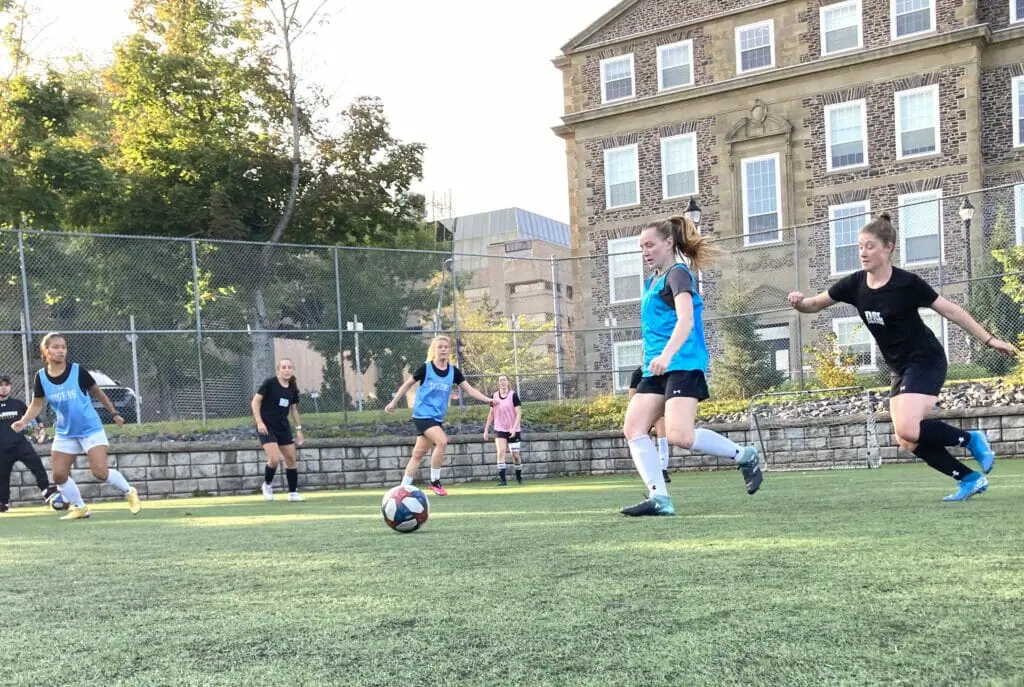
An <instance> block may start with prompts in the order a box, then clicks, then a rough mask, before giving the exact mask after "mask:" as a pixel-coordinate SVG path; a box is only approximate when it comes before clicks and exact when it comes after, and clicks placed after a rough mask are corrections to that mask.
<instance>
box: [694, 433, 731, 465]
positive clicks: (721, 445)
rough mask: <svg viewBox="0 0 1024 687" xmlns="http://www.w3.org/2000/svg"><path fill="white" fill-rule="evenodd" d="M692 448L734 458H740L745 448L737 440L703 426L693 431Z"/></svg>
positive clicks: (711, 454) (712, 454)
mask: <svg viewBox="0 0 1024 687" xmlns="http://www.w3.org/2000/svg"><path fill="white" fill-rule="evenodd" d="M692 449H693V450H694V451H697V452H699V453H706V454H708V455H709V456H720V457H722V458H732V459H733V460H736V459H737V458H739V456H740V453H742V452H743V448H742V447H740V445H739V444H737V443H736V442H735V441H733V440H731V439H727V438H725V437H723V436H722V435H721V434H718V433H717V432H712V431H711V430H710V429H704V428H703V427H701V428H700V429H698V430H697V431H695V432H694V433H693V447H692Z"/></svg>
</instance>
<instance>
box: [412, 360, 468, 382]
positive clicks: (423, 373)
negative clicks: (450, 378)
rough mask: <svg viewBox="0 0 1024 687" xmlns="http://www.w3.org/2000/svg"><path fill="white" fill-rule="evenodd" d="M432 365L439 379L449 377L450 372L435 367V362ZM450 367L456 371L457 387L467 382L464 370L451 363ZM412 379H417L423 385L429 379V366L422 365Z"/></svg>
mask: <svg viewBox="0 0 1024 687" xmlns="http://www.w3.org/2000/svg"><path fill="white" fill-rule="evenodd" d="M430 365H431V366H432V367H433V368H434V374H436V375H437V376H438V377H445V376H447V375H448V370H442V369H440V368H438V366H437V365H434V363H433V362H431V363H430ZM448 367H451V368H453V369H454V370H455V381H454V382H453V384H454V385H455V386H458V385H459V384H462V383H463V382H464V381H466V378H465V377H464V376H462V370H460V369H459V368H457V367H455V366H454V365H452V364H451V363H448ZM412 378H413V379H415V380H416V381H417V382H419V383H420V384H422V383H423V380H425V379H426V378H427V364H426V363H423V364H422V365H420V367H419V369H418V370H416V373H415V374H413V376H412Z"/></svg>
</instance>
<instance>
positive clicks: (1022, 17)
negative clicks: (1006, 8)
mask: <svg viewBox="0 0 1024 687" xmlns="http://www.w3.org/2000/svg"><path fill="white" fill-rule="evenodd" d="M1019 21H1024V0H1010V23H1011V24H1016V23H1017V22H1019Z"/></svg>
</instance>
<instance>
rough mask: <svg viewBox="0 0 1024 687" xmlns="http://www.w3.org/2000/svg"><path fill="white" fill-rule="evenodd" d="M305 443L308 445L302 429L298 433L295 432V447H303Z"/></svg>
mask: <svg viewBox="0 0 1024 687" xmlns="http://www.w3.org/2000/svg"><path fill="white" fill-rule="evenodd" d="M304 443H306V435H305V434H303V433H302V430H301V429H300V430H298V431H297V432H295V445H296V446H302V445H303V444H304Z"/></svg>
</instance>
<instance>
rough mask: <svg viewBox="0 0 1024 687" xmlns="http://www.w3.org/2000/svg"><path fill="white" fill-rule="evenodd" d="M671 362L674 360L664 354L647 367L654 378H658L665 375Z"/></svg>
mask: <svg viewBox="0 0 1024 687" xmlns="http://www.w3.org/2000/svg"><path fill="white" fill-rule="evenodd" d="M670 362H672V359H671V358H670V357H668V356H667V355H665V354H664V353H662V354H661V355H659V356H658V357H657V358H655V359H654V360H652V361H651V362H650V364H649V365H648V366H647V369H648V370H650V373H651V375H652V376H654V377H658V376H661V375H663V374H665V371H666V370H667V369H668V364H669V363H670Z"/></svg>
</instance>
